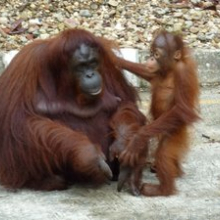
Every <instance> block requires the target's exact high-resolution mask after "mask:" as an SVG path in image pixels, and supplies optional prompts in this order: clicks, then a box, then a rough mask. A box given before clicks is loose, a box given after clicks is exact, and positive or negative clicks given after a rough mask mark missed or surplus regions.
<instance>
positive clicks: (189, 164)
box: [0, 53, 220, 220]
mask: <svg viewBox="0 0 220 220" xmlns="http://www.w3.org/2000/svg"><path fill="white" fill-rule="evenodd" d="M204 54H205V53H204ZM216 59H218V57H217V56H215V62H216ZM211 60H212V59H211ZM213 60H214V59H213ZM201 63H203V64H204V65H206V67H204V68H206V69H207V68H209V70H207V72H203V73H202V76H201V77H200V80H201V82H202V84H204V85H205V84H206V83H205V82H206V81H209V82H208V83H207V84H208V86H207V85H206V86H204V87H202V88H201V97H200V104H201V115H202V118H203V120H202V121H201V122H199V123H197V124H196V125H195V126H194V128H193V129H192V142H191V150H190V152H189V154H188V156H187V158H186V159H185V161H184V164H183V167H184V171H185V175H184V176H183V177H182V178H180V179H177V189H178V192H177V194H176V195H173V196H170V197H157V198H148V197H143V196H139V197H135V196H132V195H130V194H129V193H128V192H127V191H126V189H125V190H123V191H122V192H120V193H118V192H117V191H116V187H117V185H116V183H111V184H110V185H104V186H103V187H101V188H95V189H94V188H92V187H87V188H86V187H83V186H78V185H76V186H73V187H72V188H70V189H68V190H66V191H59V192H58V191H53V192H36V191H30V190H19V191H17V192H11V191H7V190H6V189H4V188H3V187H1V186H0V220H56V219H57V220H148V219H149V220H219V219H220V86H219V85H218V82H219V76H220V74H219V71H214V73H215V74H214V73H213V67H212V63H211V64H209V65H207V62H204V61H203V62H201ZM219 63H220V62H219ZM216 65H217V64H216ZM216 65H214V68H215V67H216ZM199 68H200V69H201V71H202V70H204V68H203V67H202V66H201V65H200V67H199ZM217 70H218V69H217ZM200 74H201V72H200ZM204 74H205V75H204ZM213 74H214V75H213ZM141 97H142V103H141V108H142V109H143V110H144V109H146V108H147V105H148V94H146V93H142V94H141ZM144 181H153V182H154V181H156V178H155V175H154V174H152V173H150V172H149V171H148V170H146V171H145V173H144Z"/></svg>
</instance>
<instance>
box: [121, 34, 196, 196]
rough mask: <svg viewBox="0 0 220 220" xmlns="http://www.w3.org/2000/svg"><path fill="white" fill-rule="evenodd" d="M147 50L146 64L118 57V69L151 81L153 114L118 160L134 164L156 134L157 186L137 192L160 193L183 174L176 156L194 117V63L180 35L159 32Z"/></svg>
mask: <svg viewBox="0 0 220 220" xmlns="http://www.w3.org/2000/svg"><path fill="white" fill-rule="evenodd" d="M151 53H152V54H151V57H150V58H149V59H148V60H147V62H146V64H138V63H132V62H129V61H126V60H123V59H120V58H118V65H119V66H120V67H121V68H124V69H127V70H129V71H131V72H134V73H135V74H136V75H137V76H140V77H142V78H144V79H146V80H147V81H149V82H150V84H151V93H152V101H151V107H150V113H151V114H152V116H153V121H152V123H149V124H147V125H145V126H143V127H141V128H140V129H139V131H138V132H137V133H136V135H135V136H133V138H132V140H131V141H130V142H129V144H128V146H127V147H126V148H125V150H124V151H122V153H121V154H120V156H119V159H120V161H121V163H122V165H124V166H130V167H135V166H137V165H138V161H139V160H140V155H142V154H143V151H147V147H146V143H147V141H148V139H149V138H150V137H153V136H158V137H159V145H158V148H157V150H156V153H155V166H156V172H157V176H158V179H159V181H160V184H159V185H151V184H147V183H146V184H143V185H142V189H141V193H142V194H144V195H146V196H159V195H164V196H165V195H171V194H173V193H174V192H175V177H177V176H180V175H181V174H182V170H181V160H182V158H183V156H184V155H185V154H186V151H187V149H188V133H187V130H188V127H189V125H192V124H193V123H194V122H195V121H197V120H198V119H199V116H198V109H197V104H198V96H199V82H198V78H197V65H196V62H195V61H194V59H193V57H192V56H191V54H190V51H189V49H188V47H187V46H186V45H185V44H184V42H183V40H182V37H181V36H179V35H173V34H171V33H168V32H166V31H161V32H159V33H158V34H157V36H156V37H155V38H154V40H153V42H152V45H151ZM137 182H139V181H137ZM137 187H138V186H137Z"/></svg>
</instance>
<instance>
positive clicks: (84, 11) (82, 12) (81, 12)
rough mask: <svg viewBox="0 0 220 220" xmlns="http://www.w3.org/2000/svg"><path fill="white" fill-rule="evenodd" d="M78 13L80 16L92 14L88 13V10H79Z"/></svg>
mask: <svg viewBox="0 0 220 220" xmlns="http://www.w3.org/2000/svg"><path fill="white" fill-rule="evenodd" d="M79 14H80V15H81V16H82V17H87V18H88V17H92V14H91V13H90V11H89V10H84V9H83V10H80V12H79Z"/></svg>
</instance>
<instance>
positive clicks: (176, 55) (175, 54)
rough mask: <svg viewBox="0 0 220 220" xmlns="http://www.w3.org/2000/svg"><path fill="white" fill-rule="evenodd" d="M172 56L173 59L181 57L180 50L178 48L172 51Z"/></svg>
mask: <svg viewBox="0 0 220 220" xmlns="http://www.w3.org/2000/svg"><path fill="white" fill-rule="evenodd" d="M173 58H174V60H180V59H181V51H180V50H177V51H176V52H175V53H174V56H173Z"/></svg>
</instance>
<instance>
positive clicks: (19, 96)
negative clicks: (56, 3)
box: [0, 29, 145, 190]
mask: <svg viewBox="0 0 220 220" xmlns="http://www.w3.org/2000/svg"><path fill="white" fill-rule="evenodd" d="M112 48H113V45H112V44H111V42H109V41H107V40H106V39H103V38H100V37H96V36H94V35H93V34H91V33H90V32H88V31H85V30H80V29H72V30H66V31H64V32H62V33H61V34H59V35H58V36H56V37H54V38H51V39H48V40H38V41H34V42H33V43H31V44H29V45H27V46H25V47H24V48H23V49H22V50H21V51H20V52H19V53H18V54H17V55H16V57H15V58H14V59H13V60H12V62H11V63H10V65H9V66H8V67H7V69H6V70H5V71H4V73H3V74H2V75H1V77H0V97H1V99H0V106H1V108H0V121H1V126H0V136H1V138H0V182H1V184H3V185H4V186H5V187H8V188H14V189H16V188H32V189H36V190H55V189H56V190H61V189H65V188H66V187H68V185H69V184H71V183H73V182H79V181H80V182H81V181H86V182H87V181H91V182H93V183H96V184H98V183H103V182H105V181H106V180H107V179H111V178H112V176H115V175H117V172H118V170H117V169H118V167H117V164H116V163H117V161H114V162H113V163H110V162H109V146H110V145H111V144H112V143H113V141H114V136H113V133H114V130H112V128H111V127H110V124H111V126H112V127H114V128H115V129H118V127H117V126H118V125H114V122H111V119H112V117H113V116H114V115H115V114H116V113H119V112H120V114H121V115H123V111H124V108H122V107H123V106H124V107H125V108H129V109H131V115H132V114H134V115H135V117H136V118H137V120H136V121H135V120H134V121H132V122H130V121H129V120H128V119H127V118H126V117H122V118H121V119H120V121H119V124H124V125H126V126H130V125H131V126H133V125H132V124H130V123H134V124H136V123H137V124H141V125H144V123H145V121H144V120H145V117H144V116H143V115H142V114H141V113H140V112H139V111H138V109H137V106H136V99H137V94H136V91H135V90H134V88H133V87H132V86H130V85H129V84H128V83H127V81H126V79H125V78H124V76H123V74H122V73H121V72H120V70H118V69H117V68H116V65H115V61H114V54H113V52H112ZM118 111H119V112H118ZM139 118H142V119H141V120H140V119H139ZM106 159H107V161H106Z"/></svg>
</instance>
